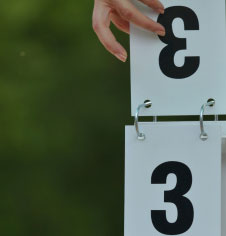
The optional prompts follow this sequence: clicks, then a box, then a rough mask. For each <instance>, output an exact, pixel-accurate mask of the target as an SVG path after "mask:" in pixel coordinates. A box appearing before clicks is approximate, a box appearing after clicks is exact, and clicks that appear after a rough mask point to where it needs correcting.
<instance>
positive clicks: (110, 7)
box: [93, 0, 165, 62]
mask: <svg viewBox="0 0 226 236" xmlns="http://www.w3.org/2000/svg"><path fill="white" fill-rule="evenodd" d="M139 1H141V2H143V3H144V4H146V5H147V6H149V7H151V8H152V9H153V10H155V11H156V12H158V13H160V14H163V13H164V6H163V5H162V3H161V2H160V1H159V0H139ZM111 22H112V23H113V24H114V25H115V26H116V27H117V28H118V29H119V30H121V31H124V32H126V33H128V34H129V23H130V22H132V23H133V24H136V25H138V26H140V27H142V28H144V29H146V30H149V31H152V32H155V33H156V34H158V35H160V36H164V35H165V29H164V27H163V26H162V25H160V24H159V23H157V22H155V21H153V20H152V19H150V18H148V17H147V16H145V15H144V14H142V13H141V12H140V11H139V10H138V9H137V8H136V7H135V6H134V5H133V4H132V3H131V1H130V0H95V4H94V10H93V29H94V31H95V33H96V34H97V36H98V38H99V40H100V41H101V43H102V44H103V45H104V47H105V48H106V49H107V50H108V51H109V52H110V53H112V54H113V55H115V56H116V57H117V58H118V59H119V60H121V61H123V62H125V61H126V59H127V52H126V50H125V49H124V48H123V47H122V45H121V44H120V43H119V42H118V41H117V40H116V38H115V37H114V35H113V34H112V32H111V30H110V24H111Z"/></svg>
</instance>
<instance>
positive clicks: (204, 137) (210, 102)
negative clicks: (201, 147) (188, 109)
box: [200, 99, 216, 141]
mask: <svg viewBox="0 0 226 236" xmlns="http://www.w3.org/2000/svg"><path fill="white" fill-rule="evenodd" d="M215 103H216V102H215V100H214V99H209V100H208V101H207V102H206V103H205V104H203V105H202V107H201V110H200V130H201V134H200V139H201V140H203V141H205V140H207V139H208V134H207V133H206V132H205V130H204V124H203V119H204V112H205V109H206V107H207V106H209V107H212V106H214V105H215Z"/></svg>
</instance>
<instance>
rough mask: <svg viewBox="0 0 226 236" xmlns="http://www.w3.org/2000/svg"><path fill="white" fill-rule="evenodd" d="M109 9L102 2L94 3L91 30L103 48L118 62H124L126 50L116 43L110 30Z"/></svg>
mask: <svg viewBox="0 0 226 236" xmlns="http://www.w3.org/2000/svg"><path fill="white" fill-rule="evenodd" d="M110 15H111V9H110V8H109V7H108V6H106V5H104V4H103V3H102V2H99V1H95V6H94V12H93V29H94V31H95V33H96V34H97V36H98V38H99V40H100V41H101V43H102V44H103V45H104V47H105V48H106V49H107V50H108V51H109V52H110V53H112V54H113V55H115V56H116V57H117V58H118V59H119V60H121V61H123V62H125V61H126V59H127V53H126V50H125V49H124V48H123V47H122V46H121V44H120V43H119V42H117V41H116V39H115V37H114V35H113V34H112V32H111V30H110V28H109V27H110Z"/></svg>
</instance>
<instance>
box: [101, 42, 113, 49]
mask: <svg viewBox="0 0 226 236" xmlns="http://www.w3.org/2000/svg"><path fill="white" fill-rule="evenodd" d="M103 43H104V46H105V48H106V49H107V50H108V51H112V44H111V43H110V42H108V41H104V42H103Z"/></svg>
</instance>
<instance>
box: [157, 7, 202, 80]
mask: <svg viewBox="0 0 226 236" xmlns="http://www.w3.org/2000/svg"><path fill="white" fill-rule="evenodd" d="M176 18H180V19H182V20H183V22H184V28H185V30H199V20H198V17H197V15H196V14H195V12H194V11H193V10H191V9H190V8H188V7H184V6H174V7H169V8H166V10H165V13H164V14H163V15H159V17H158V20H157V21H158V22H159V23H160V24H162V25H163V26H164V27H165V29H166V35H165V36H164V37H161V36H159V38H160V40H161V41H162V42H163V43H165V44H167V46H166V47H164V48H163V50H162V51H161V52H160V56H159V66H160V69H161V71H162V73H163V74H164V75H166V76H167V77H170V78H173V79H185V78H187V77H189V76H191V75H193V74H194V73H195V72H196V71H197V70H198V68H199V64H200V57H199V56H189V57H188V56H186V57H185V62H184V65H183V66H181V67H178V66H176V65H175V63H174V57H175V54H176V52H178V51H179V50H185V49H187V40H186V38H177V37H176V36H175V35H174V33H173V26H172V23H173V21H174V19H176Z"/></svg>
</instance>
